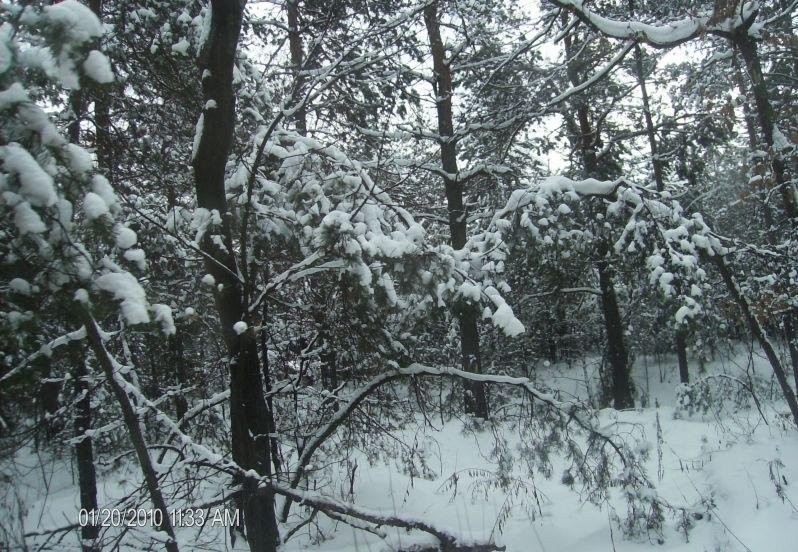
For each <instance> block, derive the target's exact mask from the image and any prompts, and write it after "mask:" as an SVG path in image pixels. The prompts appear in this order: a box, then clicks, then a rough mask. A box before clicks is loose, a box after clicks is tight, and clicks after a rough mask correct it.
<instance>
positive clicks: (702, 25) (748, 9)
mask: <svg viewBox="0 0 798 552" xmlns="http://www.w3.org/2000/svg"><path fill="white" fill-rule="evenodd" d="M550 2H552V3H553V4H555V5H557V6H559V7H561V8H565V9H566V10H568V11H570V12H571V13H573V14H574V15H575V16H576V17H577V18H578V19H579V20H580V21H582V22H584V23H586V24H587V25H590V26H591V27H593V28H594V29H596V30H598V31H599V32H601V33H603V34H605V35H607V36H610V37H612V38H618V39H623V40H634V41H636V42H645V43H646V44H648V45H649V46H653V47H654V48H673V47H674V46H678V45H679V44H684V43H685V42H689V41H691V40H693V39H694V38H697V37H698V36H700V35H701V34H703V33H709V34H717V35H728V34H731V33H734V32H735V31H737V30H739V29H743V30H746V29H748V28H749V27H751V25H752V23H753V20H754V19H755V18H756V15H757V11H758V3H757V2H745V3H744V4H743V5H742V8H741V9H740V10H739V12H737V13H735V14H734V15H732V16H730V17H728V18H725V19H723V20H721V21H714V19H713V17H712V16H711V15H704V16H700V17H689V18H686V19H682V20H679V21H673V22H671V23H668V24H665V25H650V24H648V23H642V22H640V21H622V20H617V19H610V18H608V17H604V16H602V15H600V14H598V13H596V12H595V11H593V10H592V9H590V8H588V7H587V6H585V5H584V1H583V0H550ZM793 4H794V3H793Z"/></svg>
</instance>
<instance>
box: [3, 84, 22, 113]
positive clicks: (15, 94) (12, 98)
mask: <svg viewBox="0 0 798 552" xmlns="http://www.w3.org/2000/svg"><path fill="white" fill-rule="evenodd" d="M26 101H28V93H27V92H26V91H25V88H23V86H22V85H21V84H20V83H18V82H15V83H14V84H12V85H11V86H9V87H8V88H6V89H5V90H2V91H0V111H2V110H4V109H8V108H9V107H11V106H13V105H16V104H20V103H23V102H26Z"/></svg>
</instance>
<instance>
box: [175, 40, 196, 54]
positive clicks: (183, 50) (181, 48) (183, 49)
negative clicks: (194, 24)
mask: <svg viewBox="0 0 798 552" xmlns="http://www.w3.org/2000/svg"><path fill="white" fill-rule="evenodd" d="M189 46H191V44H190V43H189V41H188V40H186V39H185V38H184V39H182V40H181V41H180V42H177V43H175V44H172V53H173V54H179V55H181V56H185V55H186V54H188V47H189Z"/></svg>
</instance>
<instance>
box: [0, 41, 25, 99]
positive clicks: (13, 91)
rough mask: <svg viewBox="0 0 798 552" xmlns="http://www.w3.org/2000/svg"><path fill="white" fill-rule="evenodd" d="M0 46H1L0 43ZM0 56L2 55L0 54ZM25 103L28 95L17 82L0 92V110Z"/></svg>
mask: <svg viewBox="0 0 798 552" xmlns="http://www.w3.org/2000/svg"><path fill="white" fill-rule="evenodd" d="M0 45H2V43H1V42H0ZM0 56H2V53H0ZM0 67H2V60H0ZM2 72H3V71H2V70H0V74H2ZM26 101H28V93H27V92H26V91H25V88H24V87H23V86H22V85H21V84H20V83H18V82H15V83H14V84H12V85H11V86H9V87H8V88H6V89H5V90H3V91H0V110H3V109H6V108H8V107H10V106H12V105H16V104H20V103H23V102H26Z"/></svg>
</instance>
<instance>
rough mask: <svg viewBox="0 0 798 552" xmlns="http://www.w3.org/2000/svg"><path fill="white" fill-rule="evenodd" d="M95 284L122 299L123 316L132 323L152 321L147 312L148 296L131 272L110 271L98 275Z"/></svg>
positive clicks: (119, 299)
mask: <svg viewBox="0 0 798 552" xmlns="http://www.w3.org/2000/svg"><path fill="white" fill-rule="evenodd" d="M94 283H95V285H96V286H97V287H98V288H99V289H101V290H103V291H106V292H108V293H110V294H111V295H113V297H114V299H116V300H117V301H121V303H120V307H121V309H122V316H124V318H125V320H126V321H127V323H128V324H130V325H135V324H145V323H147V322H149V321H150V315H149V313H148V312H147V307H148V303H147V296H146V294H145V293H144V289H143V288H142V287H141V284H139V281H138V280H137V279H136V277H135V276H133V275H132V274H131V273H129V272H109V273H106V274H103V275H101V276H98V277H97V278H96V279H95V280H94Z"/></svg>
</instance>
